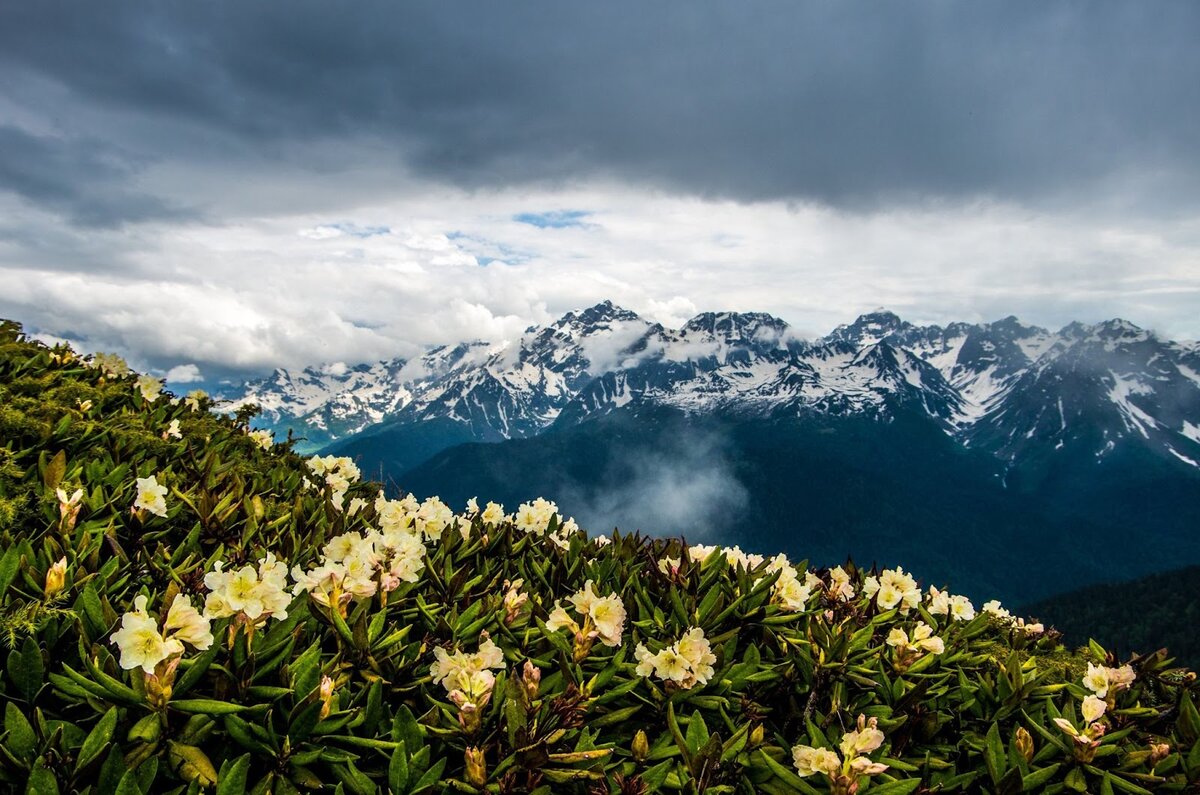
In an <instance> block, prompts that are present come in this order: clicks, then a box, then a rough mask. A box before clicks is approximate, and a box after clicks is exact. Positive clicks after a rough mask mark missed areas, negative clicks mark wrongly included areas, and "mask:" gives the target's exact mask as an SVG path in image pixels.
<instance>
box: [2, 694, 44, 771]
mask: <svg viewBox="0 0 1200 795" xmlns="http://www.w3.org/2000/svg"><path fill="white" fill-rule="evenodd" d="M4 731H5V732H6V733H7V734H8V737H7V738H6V739H5V741H4V747H5V748H7V749H8V750H9V752H10V753H12V755H13V756H16V757H19V758H25V757H28V756H31V755H32V754H33V752H34V750H35V749H36V748H37V735H35V734H34V733H33V726H31V725H30V724H29V720H28V718H26V717H25V713H23V712H21V710H20V708H18V707H17V705H16V704H14V703H13V702H11V701H9V702H8V703H7V704H5V705H4Z"/></svg>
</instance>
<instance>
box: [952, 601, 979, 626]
mask: <svg viewBox="0 0 1200 795" xmlns="http://www.w3.org/2000/svg"><path fill="white" fill-rule="evenodd" d="M950 617H951V618H953V619H954V620H955V621H970V620H971V619H973V618H974V617H975V605H973V604H971V600H970V599H968V598H967V597H965V596H952V597H950Z"/></svg>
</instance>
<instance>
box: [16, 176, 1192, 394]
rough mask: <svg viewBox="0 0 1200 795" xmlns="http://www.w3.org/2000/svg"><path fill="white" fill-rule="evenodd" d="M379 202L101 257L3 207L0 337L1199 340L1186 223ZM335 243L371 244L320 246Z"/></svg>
mask: <svg viewBox="0 0 1200 795" xmlns="http://www.w3.org/2000/svg"><path fill="white" fill-rule="evenodd" d="M333 192H334V193H336V192H337V191H333ZM293 198H295V197H294V196H293ZM328 199H329V194H324V195H323V197H322V200H323V201H328ZM366 199H369V201H366ZM366 199H364V200H363V201H365V203H362V202H358V203H354V202H351V200H350V199H346V200H345V205H344V206H342V207H340V208H337V209H329V208H327V209H322V210H320V211H316V210H314V211H298V210H297V209H296V207H295V206H294V205H288V206H287V207H286V208H284V209H281V210H280V211H279V212H278V213H264V212H262V211H259V212H257V213H249V212H247V213H243V214H241V215H237V216H231V217H229V218H227V219H225V220H213V221H211V222H209V223H205V224H183V223H168V222H156V223H143V224H138V225H133V226H130V227H128V228H126V229H124V230H114V231H105V232H102V233H101V232H97V233H95V234H89V235H75V234H73V233H70V232H68V231H64V230H62V229H61V228H58V227H55V226H54V224H55V221H54V219H53V218H51V217H48V216H46V215H45V214H43V213H38V212H37V211H34V210H31V209H29V208H28V207H24V206H22V205H20V204H19V203H14V202H0V209H2V210H5V211H11V212H6V213H5V216H4V217H5V220H4V221H2V222H0V285H3V289H0V316H6V317H12V318H14V319H17V320H20V321H23V322H25V323H26V324H27V325H28V326H29V327H30V329H31V330H34V331H37V332H39V333H43V334H47V335H58V336H70V337H72V338H73V339H76V340H80V341H81V342H80V345H81V347H82V348H83V349H84V350H85V351H90V350H97V349H105V350H117V351H119V352H122V353H124V354H126V355H128V356H129V357H130V359H131V361H133V362H134V363H135V364H138V365H140V366H152V367H156V368H159V369H163V370H165V369H168V368H170V367H173V366H175V365H177V364H179V363H180V362H187V363H195V365H196V366H197V367H198V368H202V369H204V370H205V371H209V370H210V369H215V370H217V371H220V370H223V369H227V368H232V369H240V370H267V369H270V368H272V367H275V366H299V365H305V364H316V363H321V362H347V363H355V362H361V361H371V360H378V359H385V358H391V357H394V356H405V357H411V356H413V355H414V354H416V353H418V352H419V351H420V350H421V349H422V348H423V347H424V346H426V345H429V344H442V343H454V342H459V341H463V340H467V339H489V340H498V339H502V338H505V337H514V336H516V335H519V334H520V333H521V332H522V331H523V330H524V329H525V328H526V327H527V326H529V325H531V324H534V323H541V322H546V321H548V320H551V319H553V318H556V317H558V316H559V315H561V314H562V313H563V312H565V311H567V310H570V309H575V308H580V307H583V306H587V305H590V304H593V303H595V302H597V301H600V300H603V299H611V300H613V301H614V302H616V303H618V304H620V305H622V306H625V307H627V308H629V309H633V310H635V311H638V312H639V313H642V314H643V315H644V316H645V317H647V318H649V319H652V320H657V321H659V322H662V323H664V324H665V325H668V326H673V327H677V326H678V325H680V324H681V323H682V322H683V321H685V320H686V319H687V318H688V317H691V316H693V315H694V314H696V313H697V312H699V311H706V310H738V311H750V310H758V311H766V312H771V313H773V314H776V315H778V316H780V317H782V318H783V319H785V320H787V321H788V322H789V323H791V324H792V325H793V327H794V328H795V329H796V330H797V332H798V333H800V334H801V335H808V336H811V335H815V334H823V333H827V332H828V331H829V330H830V329H832V328H833V327H834V326H836V325H837V324H839V323H843V322H847V321H849V320H852V319H853V318H854V317H855V316H856V315H857V314H859V313H861V312H864V311H869V310H871V309H873V308H875V307H878V306H886V307H888V308H891V309H893V310H895V311H896V312H898V313H899V314H901V315H902V316H904V317H906V318H907V319H909V320H911V321H913V322H947V321H950V320H968V321H971V320H988V319H995V318H998V317H1002V316H1004V315H1008V314H1017V315H1018V316H1020V317H1022V318H1023V319H1024V320H1027V321H1029V322H1035V323H1040V324H1043V325H1048V326H1059V325H1062V324H1064V323H1066V322H1068V321H1070V320H1073V319H1079V320H1083V321H1088V322H1094V321H1096V320H1100V319H1104V318H1107V317H1113V316H1121V317H1126V318H1128V319H1130V320H1133V321H1134V322H1136V323H1138V324H1140V325H1143V326H1147V327H1152V328H1155V329H1156V330H1158V331H1159V332H1161V333H1163V334H1165V335H1167V336H1173V337H1177V338H1194V337H1198V336H1200V319H1198V317H1200V316H1198V315H1197V313H1196V312H1195V307H1196V305H1197V301H1198V299H1200V220H1197V219H1193V218H1188V217H1180V218H1164V219H1160V220H1146V219H1138V218H1131V219H1113V218H1109V217H1106V216H1104V215H1088V214H1086V213H1081V212H1066V211H1064V212H1061V213H1057V214H1051V213H1047V212H1032V211H1029V210H1027V209H1024V208H1022V207H1019V206H1014V205H1006V204H996V203H976V204H969V205H947V204H924V205H914V206H911V207H908V208H905V209H891V210H879V211H876V212H871V213H848V212H840V211H836V210H833V209H830V208H827V207H822V206H817V205H795V204H787V203H783V202H763V203H755V204H741V203H736V202H726V201H709V200H704V199H700V198H687V197H679V196H669V195H662V194H658V193H652V192H648V191H641V190H634V189H632V188H629V187H622V186H614V185H603V184H594V185H588V186H574V187H562V188H559V189H555V190H545V191H540V192H530V191H491V192H483V191H480V192H474V193H465V192H461V191H456V190H450V189H446V188H438V187H434V186H423V188H422V189H420V190H416V189H413V190H412V192H411V193H406V194H403V195H397V196H391V197H385V196H376V195H373V194H372V195H371V196H368V197H366ZM557 207H578V208H581V209H586V210H587V211H588V212H589V213H590V214H589V216H588V224H586V225H583V226H567V227H560V228H553V229H544V228H539V227H537V226H533V225H530V224H525V223H520V222H518V221H515V220H513V219H514V216H516V215H518V214H521V213H531V212H532V213H537V212H542V211H545V210H546V209H547V208H551V209H552V208H557ZM335 224H336V225H337V227H335V226H334V225H335ZM22 228H25V229H29V230H34V231H38V230H51V231H53V234H52V233H51V231H47V232H46V233H45V234H40V233H39V234H30V235H26V236H22V235H20V234H18V232H17V231H14V230H20V229H22ZM340 228H353V229H360V230H371V233H370V234H354V235H350V234H342V233H340V232H339V233H338V234H337V235H333V234H328V233H326V232H320V233H317V232H315V231H314V230H337V229H340ZM296 230H305V231H310V232H313V233H312V234H304V233H301V234H297V231H296ZM9 231H12V234H6V232H9ZM46 241H52V242H53V246H51V245H50V244H48V243H47V242H46Z"/></svg>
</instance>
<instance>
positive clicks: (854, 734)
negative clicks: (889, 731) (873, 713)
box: [838, 717, 885, 759]
mask: <svg viewBox="0 0 1200 795" xmlns="http://www.w3.org/2000/svg"><path fill="white" fill-rule="evenodd" d="M877 726H878V721H877V719H875V718H871V719H870V721H867V722H865V723H864V722H863V719H862V718H861V717H860V718H859V727H858V728H857V729H855V730H854V731H851V732H846V734H844V735H843V736H842V741H841V743H839V744H838V748H839V749H840V750H841V752H842V756H844V757H846V758H847V759H850V758H852V757H855V756H860V755H862V754H869V753H871V752H872V751H874V750H875V749H877V748H879V746H881V745H883V741H884V739H885V738H884V736H883V732H881V731H880V730H879V729H878V728H877Z"/></svg>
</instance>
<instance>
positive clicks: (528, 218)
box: [513, 210, 591, 229]
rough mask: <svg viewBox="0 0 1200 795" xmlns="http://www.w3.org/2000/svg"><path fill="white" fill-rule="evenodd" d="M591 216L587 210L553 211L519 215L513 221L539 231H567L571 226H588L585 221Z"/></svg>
mask: <svg viewBox="0 0 1200 795" xmlns="http://www.w3.org/2000/svg"><path fill="white" fill-rule="evenodd" d="M589 215H591V213H590V212H588V211H586V210H551V211H549V212H545V213H517V214H516V215H514V216H513V220H514V221H516V222H517V223H519V224H529V225H530V226H536V227H537V228H538V229H566V228H567V227H571V226H580V227H582V226H587V224H586V223H585V222H584V219H585V218H587V217H588V216H589Z"/></svg>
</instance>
